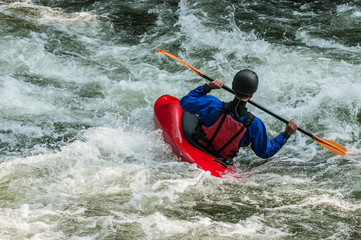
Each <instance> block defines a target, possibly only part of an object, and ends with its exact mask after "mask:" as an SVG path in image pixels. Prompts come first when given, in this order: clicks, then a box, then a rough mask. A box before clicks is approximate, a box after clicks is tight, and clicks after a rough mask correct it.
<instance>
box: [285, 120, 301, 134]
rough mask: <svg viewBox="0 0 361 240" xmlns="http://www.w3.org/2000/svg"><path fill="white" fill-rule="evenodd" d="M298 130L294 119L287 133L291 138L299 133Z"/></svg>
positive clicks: (287, 128)
mask: <svg viewBox="0 0 361 240" xmlns="http://www.w3.org/2000/svg"><path fill="white" fill-rule="evenodd" d="M297 128H298V124H297V123H296V122H295V121H294V120H293V119H291V121H289V122H288V124H287V126H286V129H285V132H286V133H287V134H288V135H290V136H291V135H292V134H294V133H295V132H296V131H297Z"/></svg>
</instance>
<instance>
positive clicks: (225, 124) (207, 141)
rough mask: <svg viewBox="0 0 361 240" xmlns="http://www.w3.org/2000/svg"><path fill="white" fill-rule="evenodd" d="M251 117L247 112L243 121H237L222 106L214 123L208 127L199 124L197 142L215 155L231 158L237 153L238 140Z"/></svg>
mask: <svg viewBox="0 0 361 240" xmlns="http://www.w3.org/2000/svg"><path fill="white" fill-rule="evenodd" d="M253 119H254V116H253V115H252V114H251V113H248V115H247V117H246V118H245V120H244V121H243V122H238V121H237V120H235V119H233V117H232V116H231V115H230V114H229V112H228V111H227V110H226V109H225V107H224V108H223V113H222V114H221V116H220V117H219V119H218V120H217V122H216V123H215V124H213V125H212V126H210V127H206V126H205V125H204V124H202V125H201V130H200V131H201V134H197V135H198V143H199V144H200V145H201V146H203V147H204V149H205V150H206V151H208V152H210V153H211V154H213V155H215V156H217V157H221V158H223V159H232V158H234V157H235V156H236V155H237V153H238V150H239V146H238V145H239V142H240V141H241V139H242V137H243V135H244V134H245V133H246V131H247V127H248V126H249V125H250V124H251V123H252V121H253Z"/></svg>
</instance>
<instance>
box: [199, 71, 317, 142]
mask: <svg viewBox="0 0 361 240" xmlns="http://www.w3.org/2000/svg"><path fill="white" fill-rule="evenodd" d="M200 76H201V77H203V78H205V79H207V80H208V81H211V82H212V81H214V79H213V78H211V77H209V76H207V75H205V74H202V75H200ZM222 88H223V89H224V90H226V91H228V92H230V93H232V94H234V91H233V90H232V89H231V88H229V87H228V86H226V85H223V87H222ZM248 102H249V103H250V104H252V105H253V106H255V107H257V108H259V109H261V110H262V111H264V112H266V113H268V114H269V115H271V116H273V117H275V118H277V119H278V120H280V121H282V122H284V123H286V124H288V122H289V121H287V120H286V119H284V118H283V117H281V116H279V115H277V114H275V113H274V112H271V111H270V110H268V109H267V108H264V107H262V106H261V105H259V104H258V103H255V102H254V101H252V100H248ZM297 130H298V131H300V132H302V133H303V134H306V135H307V136H309V137H310V138H313V134H311V133H309V132H307V131H306V130H304V129H302V128H300V127H298V129H297Z"/></svg>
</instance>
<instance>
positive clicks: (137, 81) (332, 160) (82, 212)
mask: <svg viewBox="0 0 361 240" xmlns="http://www.w3.org/2000/svg"><path fill="white" fill-rule="evenodd" d="M360 24H361V3H360V2H359V1H185V0H181V1H159V0H151V1H127V2H120V1H114V0H108V1H75V0H72V1H47V0H41V1H32V2H30V1H29V2H15V1H8V0H6V1H2V2H1V3H0V119H1V121H0V239H360V238H361V227H360V226H361V184H360V183H361V164H360V162H361V158H360V156H359V155H357V156H348V157H340V156H335V155H333V154H332V153H331V152H329V151H327V150H326V149H324V148H323V147H322V146H320V145H319V144H317V142H314V141H313V140H311V139H309V138H308V137H307V136H305V135H303V134H301V133H296V134H295V135H294V136H292V138H291V139H290V140H289V142H288V143H287V145H286V146H285V147H284V148H283V149H282V150H281V151H280V152H279V153H278V154H277V155H276V156H274V157H273V158H271V159H269V160H268V161H267V162H263V161H262V160H261V159H259V158H257V157H256V156H255V155H254V154H253V153H252V152H251V151H250V150H249V149H245V150H242V151H241V153H240V155H239V157H238V159H237V160H238V161H237V165H238V166H239V168H241V169H242V170H243V171H245V172H246V175H247V177H246V178H245V179H242V180H239V179H231V178H226V179H218V178H214V177H212V176H210V175H209V173H206V172H203V171H201V170H199V169H197V168H196V167H195V166H190V165H188V164H186V163H182V162H179V160H178V159H177V158H176V157H175V156H174V155H173V154H172V152H171V150H170V148H169V146H167V145H166V144H165V143H164V142H163V140H162V138H161V134H160V132H159V131H155V130H154V124H153V104H154V102H155V100H156V99H157V98H158V97H159V96H161V95H163V94H171V95H174V96H176V97H182V96H183V95H185V94H186V93H187V92H188V91H189V90H191V89H193V88H195V87H197V86H199V85H201V84H204V80H203V79H201V78H200V77H198V76H197V75H195V74H194V73H193V72H191V71H190V70H189V69H187V68H185V67H184V66H182V65H180V64H177V63H176V62H175V61H173V60H171V59H169V58H167V57H165V56H164V55H162V54H160V53H158V52H157V51H155V49H157V48H162V49H165V50H167V51H169V52H171V53H173V54H175V55H177V56H179V57H181V58H182V59H184V60H185V61H187V62H188V63H190V64H191V65H193V66H195V67H196V68H198V69H200V70H201V71H203V72H205V73H206V74H207V75H210V76H212V77H214V78H219V79H223V80H225V81H226V82H227V84H228V85H229V84H230V83H231V80H232V78H233V75H234V74H235V73H236V72H237V71H238V70H240V69H243V68H251V69H253V70H255V71H256V72H257V73H258V75H259V77H260V81H261V83H260V87H259V91H258V92H257V94H256V95H255V96H254V100H255V101H256V102H258V103H260V104H262V105H264V106H266V107H267V108H269V109H271V110H272V111H274V112H276V113H278V114H279V115H281V116H283V117H285V118H294V119H295V120H296V121H297V122H298V123H299V124H300V125H301V126H302V127H303V128H304V129H306V130H308V131H310V132H312V133H314V134H316V135H317V136H319V137H321V138H325V139H329V140H332V141H335V142H338V143H340V144H342V145H344V146H347V147H348V148H349V149H351V150H352V151H353V152H355V153H357V154H359V153H360V151H359V149H360V147H361V141H360V136H361V133H360V126H361V110H360V108H361V97H360V96H361V95H360V92H361V80H360V78H361V68H360V67H361V58H360V54H361V47H360V45H359V43H360V33H361V28H360V27H359V26H360ZM212 94H214V95H215V96H217V97H219V98H222V99H224V100H229V99H231V98H232V96H230V95H229V94H228V93H227V92H224V91H218V92H217V91H215V92H214V93H213V92H212ZM249 109H250V110H251V111H252V112H253V113H254V114H255V115H257V116H258V117H259V118H261V119H262V120H263V121H264V122H265V124H266V127H267V129H268V133H269V136H270V137H275V136H276V135H277V134H278V133H279V132H281V131H282V130H283V128H284V124H282V123H281V122H279V121H278V120H276V119H274V118H272V117H271V116H269V115H267V114H266V113H263V112H261V111H260V110H258V109H255V108H254V107H252V106H249ZM262 163H263V164H262Z"/></svg>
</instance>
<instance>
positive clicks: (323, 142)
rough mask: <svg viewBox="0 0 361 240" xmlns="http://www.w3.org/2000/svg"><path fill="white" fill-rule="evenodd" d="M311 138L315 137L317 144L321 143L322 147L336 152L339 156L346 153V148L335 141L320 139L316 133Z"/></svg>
mask: <svg viewBox="0 0 361 240" xmlns="http://www.w3.org/2000/svg"><path fill="white" fill-rule="evenodd" d="M312 138H313V139H315V140H316V141H317V142H318V143H319V144H321V145H322V146H323V147H325V148H327V149H328V150H330V151H331V152H333V153H336V154H338V155H341V156H345V155H346V153H347V148H346V147H344V146H342V145H341V144H338V143H335V142H333V141H330V140H326V139H322V138H319V137H317V136H316V135H313V136H312Z"/></svg>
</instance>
